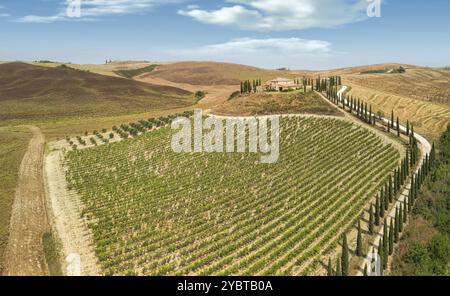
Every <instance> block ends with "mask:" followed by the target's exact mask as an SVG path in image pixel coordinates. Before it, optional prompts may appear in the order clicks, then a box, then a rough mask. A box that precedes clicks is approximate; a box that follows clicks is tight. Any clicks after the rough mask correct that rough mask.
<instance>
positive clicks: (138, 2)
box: [17, 0, 185, 23]
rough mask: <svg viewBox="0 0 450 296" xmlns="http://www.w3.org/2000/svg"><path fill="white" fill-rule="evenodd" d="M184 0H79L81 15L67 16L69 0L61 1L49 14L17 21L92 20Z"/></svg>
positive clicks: (30, 16) (135, 12) (147, 9)
mask: <svg viewBox="0 0 450 296" xmlns="http://www.w3.org/2000/svg"><path fill="white" fill-rule="evenodd" d="M184 1H185V0H81V17H80V18H76V17H72V18H70V17H68V16H67V13H66V9H67V6H68V3H69V2H70V1H69V0H65V1H61V3H60V7H59V12H58V13H57V14H55V15H50V16H38V15H27V16H24V17H21V18H19V19H18V20H17V21H18V22H25V23H52V22H56V21H67V20H93V19H96V18H99V17H103V16H110V15H124V14H138V13H143V12H146V11H149V10H151V9H152V8H153V7H155V6H157V5H163V4H172V3H180V2H184Z"/></svg>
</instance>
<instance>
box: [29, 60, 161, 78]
mask: <svg viewBox="0 0 450 296" xmlns="http://www.w3.org/2000/svg"><path fill="white" fill-rule="evenodd" d="M31 64H32V65H35V66H42V67H49V68H55V67H58V66H61V65H62V64H63V63H58V62H51V63H40V62H33V63H31ZM154 64H164V63H160V62H149V61H113V62H112V63H108V64H67V66H68V67H70V68H74V69H78V70H82V71H89V72H92V73H96V74H100V75H106V76H114V77H120V76H119V75H117V74H116V73H115V72H114V71H118V70H133V69H139V68H144V67H147V66H150V65H154Z"/></svg>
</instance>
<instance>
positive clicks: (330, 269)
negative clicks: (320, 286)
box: [327, 258, 334, 276]
mask: <svg viewBox="0 0 450 296" xmlns="http://www.w3.org/2000/svg"><path fill="white" fill-rule="evenodd" d="M333 275H334V274H333V266H332V265H331V258H328V268H327V276H333Z"/></svg>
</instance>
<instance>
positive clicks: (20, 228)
mask: <svg viewBox="0 0 450 296" xmlns="http://www.w3.org/2000/svg"><path fill="white" fill-rule="evenodd" d="M28 128H29V129H30V130H31V131H32V133H33V138H32V139H31V141H30V144H29V146H28V150H27V152H26V153H25V156H24V158H23V160H22V163H21V165H20V171H19V181H18V185H17V189H16V192H15V197H14V203H13V208H12V215H11V224H10V230H9V233H10V235H9V241H8V245H7V249H6V253H5V264H4V266H5V269H4V274H5V275H47V274H48V271H47V266H46V262H45V257H44V251H43V245H42V237H43V234H44V233H45V232H46V231H48V230H49V224H48V221H47V212H46V206H45V196H44V188H43V186H42V178H43V175H42V166H43V158H44V145H45V137H44V135H43V134H42V133H41V131H40V129H39V128H37V127H33V126H29V127H28Z"/></svg>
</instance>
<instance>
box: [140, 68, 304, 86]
mask: <svg viewBox="0 0 450 296" xmlns="http://www.w3.org/2000/svg"><path fill="white" fill-rule="evenodd" d="M295 74H296V73H294V72H291V71H278V70H265V69H260V68H256V67H251V66H245V65H238V64H228V63H216V62H179V63H172V64H166V65H160V66H158V67H157V68H156V69H155V70H154V71H153V72H151V73H147V74H143V75H141V76H139V78H140V79H145V78H146V77H150V78H160V79H165V80H168V81H171V82H176V83H187V84H192V85H238V84H239V83H240V81H242V80H246V79H256V78H261V79H262V80H263V81H265V80H269V79H272V78H274V77H277V76H284V77H285V76H287V77H292V76H294V75H295Z"/></svg>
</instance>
